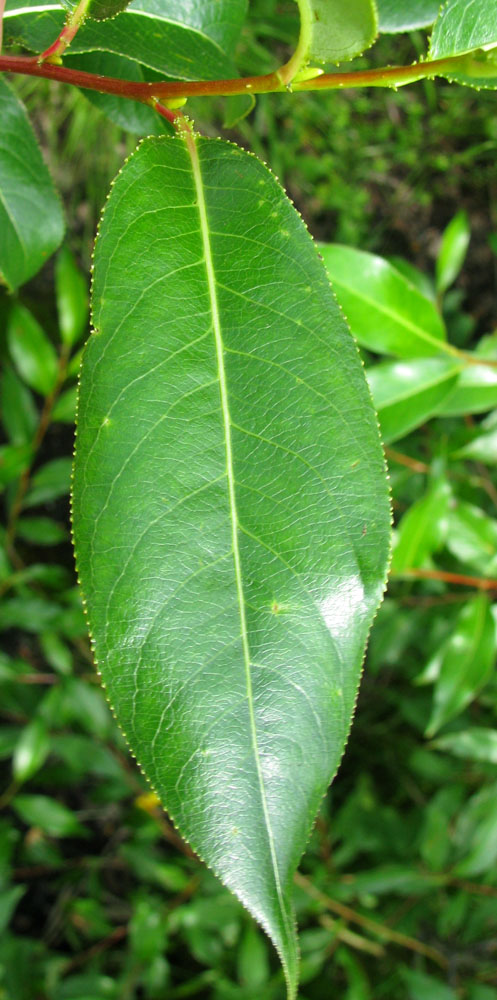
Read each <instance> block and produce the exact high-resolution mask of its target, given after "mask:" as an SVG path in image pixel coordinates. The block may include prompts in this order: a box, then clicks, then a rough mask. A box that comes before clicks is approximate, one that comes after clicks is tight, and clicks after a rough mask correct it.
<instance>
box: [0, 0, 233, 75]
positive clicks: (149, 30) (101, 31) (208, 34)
mask: <svg viewBox="0 0 497 1000" xmlns="http://www.w3.org/2000/svg"><path fill="white" fill-rule="evenodd" d="M225 6H226V9H225ZM245 6H246V5H245V0H238V3H235V0H227V2H226V5H225V4H221V6H220V7H219V4H218V3H215V2H214V0H212V2H211V3H202V4H194V5H189V4H186V3H184V4H176V3H173V2H172V0H149V2H146V0H142V2H139V0H134V3H133V4H131V6H130V7H129V8H128V9H127V10H125V11H124V12H123V13H122V14H119V16H118V17H116V18H114V19H113V20H110V21H103V22H96V21H93V20H91V19H88V20H87V21H86V22H85V24H84V25H83V26H82V27H81V28H80V29H79V31H78V33H77V35H76V37H75V38H74V40H73V41H72V42H71V50H70V51H71V52H72V53H78V52H95V51H96V52H112V53H114V54H115V55H118V56H126V57H127V58H128V59H131V60H133V61H134V62H137V63H140V64H141V65H143V66H147V67H149V69H154V70H157V71H158V72H159V73H161V74H163V75H166V76H170V77H173V78H178V79H182V80H191V79H205V80H208V79H216V78H217V77H219V76H226V75H228V76H229V75H232V74H233V66H232V63H231V60H230V59H229V58H228V56H227V55H226V51H227V50H229V49H230V48H231V47H232V46H233V44H234V41H235V40H236V39H235V32H234V29H235V28H236V27H237V26H238V28H237V30H239V29H240V27H241V24H242V21H243V16H244V14H245ZM193 7H195V8H197V10H196V11H195V12H194V11H193ZM237 7H238V11H239V14H238V18H237V19H235V16H234V11H235V9H236V8H237ZM217 9H219V15H218V19H217V20H216V10H217ZM194 14H195V16H194ZM64 18H65V15H64V11H63V8H62V7H61V5H60V4H58V3H53V4H44V3H36V2H34V0H31V2H30V3H29V4H28V5H26V4H23V3H22V0H8V2H7V9H6V12H5V19H4V24H5V32H6V35H7V36H8V37H9V38H13V39H20V40H21V41H22V42H23V43H24V45H26V46H27V48H30V49H33V50H34V51H42V50H43V49H45V48H48V46H49V45H50V44H51V42H53V40H54V38H56V37H57V34H58V33H59V32H60V31H61V29H62V26H63V24H64ZM183 18H185V19H183Z"/></svg>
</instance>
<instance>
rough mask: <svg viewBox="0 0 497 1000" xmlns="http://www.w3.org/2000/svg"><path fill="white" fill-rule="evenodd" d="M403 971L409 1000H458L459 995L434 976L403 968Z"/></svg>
mask: <svg viewBox="0 0 497 1000" xmlns="http://www.w3.org/2000/svg"><path fill="white" fill-rule="evenodd" d="M401 971H402V978H403V980H404V982H405V984H406V986H407V998H408V1000H457V994H456V993H454V991H453V990H451V989H450V988H449V987H448V986H447V985H446V984H445V983H442V982H441V981H440V980H439V979H435V977H434V976H429V975H427V974H426V972H418V971H417V970H416V969H406V968H403V969H402V970H401Z"/></svg>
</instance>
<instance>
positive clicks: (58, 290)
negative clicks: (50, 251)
mask: <svg viewBox="0 0 497 1000" xmlns="http://www.w3.org/2000/svg"><path fill="white" fill-rule="evenodd" d="M55 296H56V300H57V312H58V314H59V329H60V335H61V339H62V342H63V343H64V344H67V346H68V347H74V345H75V344H77V343H78V341H79V340H81V337H82V336H83V334H84V332H85V330H86V324H87V322H88V283H87V281H86V279H85V278H84V275H83V274H82V273H81V271H80V270H79V268H78V266H77V264H76V261H75V260H74V257H73V255H72V253H71V251H70V250H69V248H68V247H62V250H61V251H60V253H59V254H58V255H57V260H56V261H55Z"/></svg>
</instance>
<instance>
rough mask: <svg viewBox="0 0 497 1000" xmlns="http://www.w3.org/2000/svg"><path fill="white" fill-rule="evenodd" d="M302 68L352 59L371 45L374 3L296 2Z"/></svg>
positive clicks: (375, 26)
mask: <svg viewBox="0 0 497 1000" xmlns="http://www.w3.org/2000/svg"><path fill="white" fill-rule="evenodd" d="M297 3H298V5H299V12H300V23H301V35H300V40H299V49H301V51H302V65H303V66H305V64H306V63H308V62H309V61H314V62H340V61H342V60H347V59H353V58H354V56H357V55H360V54H361V52H364V49H367V48H369V46H370V45H372V44H373V42H374V40H375V38H376V34H377V30H378V17H377V12H376V5H375V3H374V0H349V2H348V3H347V4H344V3H343V0H297Z"/></svg>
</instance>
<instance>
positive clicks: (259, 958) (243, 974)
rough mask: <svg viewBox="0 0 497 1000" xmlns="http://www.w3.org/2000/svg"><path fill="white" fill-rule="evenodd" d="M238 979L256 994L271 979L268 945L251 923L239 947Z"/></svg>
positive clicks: (243, 985)
mask: <svg viewBox="0 0 497 1000" xmlns="http://www.w3.org/2000/svg"><path fill="white" fill-rule="evenodd" d="M237 970H238V979H239V981H240V984H241V986H242V987H244V988H246V989H248V990H252V991H253V992H254V994H255V993H256V992H257V990H258V989H260V988H261V987H262V986H263V985H264V983H266V982H267V980H268V979H269V957H268V950H267V945H266V942H265V940H264V938H263V937H262V934H261V933H260V931H258V930H257V927H256V926H255V925H254V924H252V923H250V924H248V926H247V927H246V929H245V931H244V933H243V935H242V938H241V941H240V944H239V945H238V949H237Z"/></svg>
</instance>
